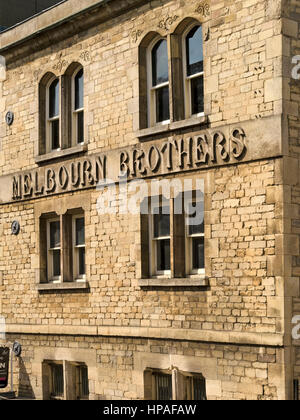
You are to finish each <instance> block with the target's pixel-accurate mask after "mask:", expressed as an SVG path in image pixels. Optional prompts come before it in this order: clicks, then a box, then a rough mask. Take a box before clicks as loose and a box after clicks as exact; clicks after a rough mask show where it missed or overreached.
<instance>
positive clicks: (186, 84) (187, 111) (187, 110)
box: [182, 24, 205, 118]
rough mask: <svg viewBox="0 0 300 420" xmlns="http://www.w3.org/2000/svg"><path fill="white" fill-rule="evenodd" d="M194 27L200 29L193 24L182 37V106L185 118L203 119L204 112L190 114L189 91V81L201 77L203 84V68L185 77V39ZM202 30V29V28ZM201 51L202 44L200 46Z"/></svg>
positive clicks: (190, 91) (190, 100)
mask: <svg viewBox="0 0 300 420" xmlns="http://www.w3.org/2000/svg"><path fill="white" fill-rule="evenodd" d="M196 26H199V27H201V26H202V25H200V24H194V25H192V26H189V27H188V28H187V29H186V30H185V31H184V33H183V35H182V54H183V56H182V57H183V60H182V62H183V79H184V105H185V118H192V117H203V116H204V115H205V113H204V112H198V113H197V114H192V89H191V81H192V80H193V79H196V78H198V77H203V83H204V68H203V71H202V72H199V73H196V74H193V75H191V76H188V75H187V50H186V38H187V36H188V34H189V33H190V32H191V30H192V29H193V28H195V27H196ZM202 29H203V27H202ZM202 49H203V44H202ZM203 60H204V57H203Z"/></svg>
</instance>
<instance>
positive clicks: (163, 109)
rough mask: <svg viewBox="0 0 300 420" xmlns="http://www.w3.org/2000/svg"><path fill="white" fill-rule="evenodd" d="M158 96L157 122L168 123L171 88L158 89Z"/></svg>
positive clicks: (156, 101)
mask: <svg viewBox="0 0 300 420" xmlns="http://www.w3.org/2000/svg"><path fill="white" fill-rule="evenodd" d="M155 95H156V98H155V99H156V100H155V103H156V122H162V121H167V120H169V119H170V106H169V86H165V87H163V88H160V89H157V90H156V91H155Z"/></svg>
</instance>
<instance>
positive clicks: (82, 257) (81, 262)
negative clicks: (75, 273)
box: [78, 248, 85, 276]
mask: <svg viewBox="0 0 300 420" xmlns="http://www.w3.org/2000/svg"><path fill="white" fill-rule="evenodd" d="M78 259H79V275H80V276H84V275H85V248H78Z"/></svg>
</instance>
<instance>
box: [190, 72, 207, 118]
mask: <svg viewBox="0 0 300 420" xmlns="http://www.w3.org/2000/svg"><path fill="white" fill-rule="evenodd" d="M191 100H192V114H199V113H200V112H204V87H203V76H200V77H195V78H194V79H191Z"/></svg>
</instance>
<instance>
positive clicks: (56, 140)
mask: <svg viewBox="0 0 300 420" xmlns="http://www.w3.org/2000/svg"><path fill="white" fill-rule="evenodd" d="M47 93H48V101H47V102H48V107H47V114H48V115H47V121H48V123H47V151H48V152H51V151H53V150H57V149H59V148H60V135H59V133H60V130H59V121H60V106H59V79H54V80H51V81H50V83H49V87H48V92H47Z"/></svg>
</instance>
